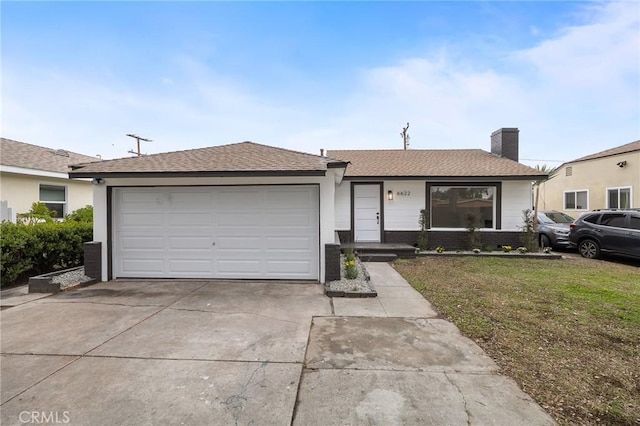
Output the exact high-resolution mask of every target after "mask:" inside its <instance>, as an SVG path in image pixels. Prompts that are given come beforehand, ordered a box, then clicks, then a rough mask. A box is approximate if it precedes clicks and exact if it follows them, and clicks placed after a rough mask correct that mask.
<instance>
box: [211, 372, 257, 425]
mask: <svg viewBox="0 0 640 426" xmlns="http://www.w3.org/2000/svg"><path fill="white" fill-rule="evenodd" d="M266 366H267V363H266V362H263V363H261V364H260V365H259V366H258V367H257V368H256V369H255V370H253V372H252V373H251V376H249V379H247V381H246V382H245V383H244V385H242V388H241V389H240V392H238V393H236V394H233V395H231V396H230V397H229V398H227V399H225V400H224V401H222V402H221V403H220V404H222V405H224V406H225V407H226V408H227V409H229V410H231V415H232V416H233V421H234V425H235V426H238V425H239V424H240V415H241V414H242V411H244V407H245V406H246V405H247V403H248V402H249V396H248V395H247V390H248V388H249V385H250V384H251V382H252V381H253V378H254V377H255V376H256V375H257V374H258V372H260V373H261V376H262V377H260V378H259V379H258V380H257V381H256V384H259V383H260V382H263V381H264V379H265V371H264V370H265V368H266ZM247 424H254V422H253V420H251V421H249V422H247Z"/></svg>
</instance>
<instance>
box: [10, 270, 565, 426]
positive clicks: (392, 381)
mask: <svg viewBox="0 0 640 426" xmlns="http://www.w3.org/2000/svg"><path fill="white" fill-rule="evenodd" d="M368 267H369V271H370V273H371V275H372V280H373V282H374V285H375V286H376V288H377V289H378V291H379V294H380V297H378V298H376V299H340V300H338V299H329V298H327V297H325V296H324V295H323V291H322V286H320V285H318V284H306V283H273V282H220V281H216V282H213V281H176V280H166V281H165V280H158V281H114V282H109V283H102V284H97V285H94V286H91V287H88V288H84V289H80V290H77V291H73V292H68V293H62V294H58V295H55V296H50V297H46V298H41V299H37V300H30V301H27V302H25V303H23V302H22V300H23V299H21V302H20V303H22V304H19V305H18V306H14V307H10V308H6V309H3V310H2V312H0V321H1V326H0V327H1V332H2V335H1V352H2V355H1V373H2V378H1V387H0V388H1V392H0V398H1V401H0V402H1V404H2V405H1V413H0V420H1V421H0V423H2V424H3V425H13V424H54V423H57V424H72V425H89V424H90V425H114V424H117V425H155V424H162V425H165V424H178V425H179V424H184V425H205V424H216V425H217V424H219V425H290V424H295V425H314V424H322V425H350V424H369V425H395V424H397V425H400V424H452V425H455V424H460V425H467V424H483V425H484V424H505V425H511V424H535V425H538V424H553V421H552V419H551V418H550V417H549V416H548V415H547V414H546V413H545V412H544V411H543V410H542V409H541V408H540V407H539V406H538V405H536V404H535V403H534V402H533V401H532V400H531V399H530V398H529V397H528V396H527V395H526V394H524V393H523V392H522V391H520V389H518V387H517V385H516V384H515V383H514V382H513V381H511V380H509V379H507V378H505V377H503V376H501V375H499V374H498V373H497V370H498V369H497V366H496V365H495V364H494V363H493V361H491V359H489V358H488V357H487V356H486V355H485V354H484V353H483V352H482V350H481V349H480V348H479V347H478V346H477V345H475V344H474V343H473V342H472V341H470V340H469V339H466V338H464V337H462V336H461V335H460V334H459V332H458V330H457V329H456V328H455V326H453V325H452V324H450V323H448V322H446V321H444V320H441V319H437V318H435V312H433V310H432V309H431V307H430V305H429V303H428V302H427V301H425V300H424V299H422V297H421V296H420V295H417V293H412V292H411V290H412V289H411V288H410V287H408V285H407V284H406V282H404V280H402V278H401V277H400V276H399V275H398V274H397V273H395V271H394V270H393V269H392V268H391V267H390V266H389V265H386V264H369V265H368ZM383 288H384V290H383ZM10 304H11V303H10V302H8V301H7V300H4V301H3V305H5V306H6V305H10ZM403 306H404V307H405V312H406V314H405V315H403V314H402V312H401V311H402V307H403Z"/></svg>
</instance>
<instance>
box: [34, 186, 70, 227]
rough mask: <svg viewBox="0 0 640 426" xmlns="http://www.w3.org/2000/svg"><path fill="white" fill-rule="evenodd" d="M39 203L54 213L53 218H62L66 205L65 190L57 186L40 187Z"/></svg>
mask: <svg viewBox="0 0 640 426" xmlns="http://www.w3.org/2000/svg"><path fill="white" fill-rule="evenodd" d="M40 202H41V203H43V204H44V205H45V206H47V208H48V209H49V210H53V211H55V212H56V215H55V216H54V217H56V218H58V219H61V218H63V217H64V215H65V205H66V204H67V188H66V187H64V186H58V185H40Z"/></svg>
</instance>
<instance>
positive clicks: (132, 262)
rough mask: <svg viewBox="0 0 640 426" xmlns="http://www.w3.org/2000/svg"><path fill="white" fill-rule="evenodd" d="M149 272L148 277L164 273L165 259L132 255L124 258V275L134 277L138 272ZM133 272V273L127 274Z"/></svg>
mask: <svg viewBox="0 0 640 426" xmlns="http://www.w3.org/2000/svg"><path fill="white" fill-rule="evenodd" d="M140 273H142V274H147V275H146V276H148V277H155V276H158V274H160V275H162V274H163V273H164V259H163V258H155V259H142V258H137V257H130V258H127V259H123V260H122V274H123V275H122V276H123V277H133V276H136V275H138V274H140ZM127 274H133V275H127Z"/></svg>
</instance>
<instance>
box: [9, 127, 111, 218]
mask: <svg viewBox="0 0 640 426" xmlns="http://www.w3.org/2000/svg"><path fill="white" fill-rule="evenodd" d="M99 160H100V159H99V158H96V157H90V156H87V155H82V154H76V153H75V152H69V151H65V150H62V149H57V150H56V149H51V148H45V147H42V146H37V145H31V144H28V143H24V142H18V141H14V140H11V139H5V138H0V199H1V200H2V218H1V220H10V221H13V222H15V217H16V214H17V213H25V212H27V211H29V210H30V209H31V205H32V204H33V203H34V202H37V201H39V202H42V203H44V204H46V206H47V207H48V208H49V209H51V210H55V211H56V217H57V218H62V217H64V215H66V214H68V213H71V212H72V211H74V210H76V209H79V208H81V207H85V206H86V205H91V204H93V190H92V188H91V181H90V180H75V179H74V180H71V179H69V175H68V172H69V170H70V169H69V165H71V164H77V163H86V162H90V161H99Z"/></svg>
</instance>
